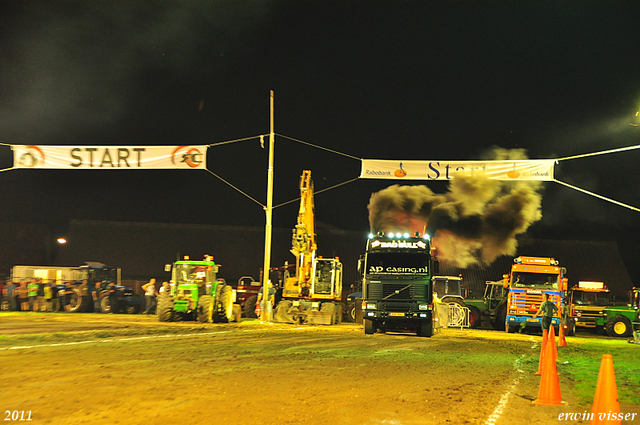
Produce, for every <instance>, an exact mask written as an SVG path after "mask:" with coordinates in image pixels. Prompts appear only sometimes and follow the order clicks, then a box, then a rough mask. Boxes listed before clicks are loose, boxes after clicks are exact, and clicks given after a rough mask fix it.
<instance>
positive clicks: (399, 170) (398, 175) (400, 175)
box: [393, 162, 407, 178]
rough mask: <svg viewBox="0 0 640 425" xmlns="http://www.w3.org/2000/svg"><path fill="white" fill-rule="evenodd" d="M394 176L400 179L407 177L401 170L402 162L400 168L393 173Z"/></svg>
mask: <svg viewBox="0 0 640 425" xmlns="http://www.w3.org/2000/svg"><path fill="white" fill-rule="evenodd" d="M393 175H394V176H396V177H399V178H402V177H405V176H406V175H407V172H406V171H405V170H404V169H403V168H402V162H401V163H400V168H398V169H397V170H396V171H395V172H394V173H393Z"/></svg>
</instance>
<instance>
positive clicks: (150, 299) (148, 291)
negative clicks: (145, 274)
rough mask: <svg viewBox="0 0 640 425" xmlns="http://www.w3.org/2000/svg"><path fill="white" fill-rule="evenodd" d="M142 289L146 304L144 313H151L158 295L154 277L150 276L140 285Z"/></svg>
mask: <svg viewBox="0 0 640 425" xmlns="http://www.w3.org/2000/svg"><path fill="white" fill-rule="evenodd" d="M142 290H143V291H144V300H145V305H146V308H145V309H144V314H152V313H153V309H154V308H155V306H156V295H158V292H157V291H156V279H155V278H151V280H150V281H149V282H148V283H145V284H144V285H142Z"/></svg>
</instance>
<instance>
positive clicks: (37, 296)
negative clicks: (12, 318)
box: [0, 278, 117, 312]
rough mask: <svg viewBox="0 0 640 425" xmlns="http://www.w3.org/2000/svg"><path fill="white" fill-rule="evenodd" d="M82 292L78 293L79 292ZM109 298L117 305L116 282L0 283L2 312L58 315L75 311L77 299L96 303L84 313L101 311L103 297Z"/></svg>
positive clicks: (26, 281) (35, 279)
mask: <svg viewBox="0 0 640 425" xmlns="http://www.w3.org/2000/svg"><path fill="white" fill-rule="evenodd" d="M78 291H79V292H78ZM103 292H106V296H108V297H109V301H110V305H111V306H116V305H117V299H116V288H115V283H110V284H103V283H102V282H97V283H95V284H94V283H89V282H88V281H87V280H84V281H83V282H82V284H80V285H79V286H77V287H76V286H74V285H73V282H70V281H68V282H57V281H53V282H45V281H43V280H42V279H40V278H32V279H27V280H22V281H21V282H11V281H9V282H6V283H0V309H1V310H3V311H34V312H58V311H73V308H74V305H75V303H76V302H77V301H78V297H89V298H91V299H92V300H93V303H90V305H89V306H88V309H87V310H85V311H89V312H91V311H95V312H100V311H101V309H100V298H101V296H104V294H103Z"/></svg>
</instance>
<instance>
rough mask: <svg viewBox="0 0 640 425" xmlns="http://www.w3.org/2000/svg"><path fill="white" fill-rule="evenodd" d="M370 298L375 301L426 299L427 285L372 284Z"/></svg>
mask: <svg viewBox="0 0 640 425" xmlns="http://www.w3.org/2000/svg"><path fill="white" fill-rule="evenodd" d="M367 295H368V298H370V299H375V300H382V299H385V300H389V301H394V300H413V299H426V297H427V285H424V284H418V285H416V284H411V283H370V284H369V285H368V294H367Z"/></svg>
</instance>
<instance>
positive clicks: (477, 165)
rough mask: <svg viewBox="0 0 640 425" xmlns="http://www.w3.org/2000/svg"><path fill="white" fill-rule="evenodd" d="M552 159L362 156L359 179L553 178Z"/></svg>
mask: <svg viewBox="0 0 640 425" xmlns="http://www.w3.org/2000/svg"><path fill="white" fill-rule="evenodd" d="M555 162H556V160H555V159H526V160H510V161H509V160H504V161H393V160H382V159H363V160H362V169H361V172H360V178H361V179H388V180H449V179H452V178H453V177H454V176H456V175H460V174H464V175H468V176H482V177H486V178H488V179H492V180H540V181H553V180H554V177H553V166H554V164H555Z"/></svg>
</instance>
